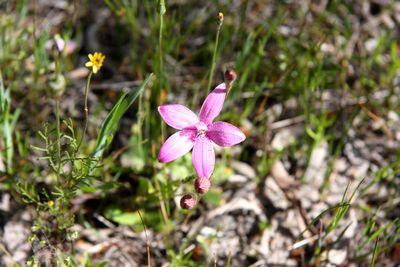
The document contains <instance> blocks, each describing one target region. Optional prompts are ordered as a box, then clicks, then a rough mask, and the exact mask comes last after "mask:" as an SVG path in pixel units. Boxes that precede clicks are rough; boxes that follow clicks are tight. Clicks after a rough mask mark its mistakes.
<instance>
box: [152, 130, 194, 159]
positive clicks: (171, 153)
mask: <svg viewBox="0 0 400 267" xmlns="http://www.w3.org/2000/svg"><path fill="white" fill-rule="evenodd" d="M195 135H196V132H195V131H193V130H182V131H179V132H176V133H174V134H173V135H171V136H170V137H169V138H168V139H167V140H166V141H165V143H164V144H163V145H162V147H161V149H160V153H159V154H158V161H159V162H170V161H173V160H176V159H177V158H179V157H181V156H183V155H185V154H186V153H188V152H189V151H190V150H191V149H192V147H193V144H194V137H195Z"/></svg>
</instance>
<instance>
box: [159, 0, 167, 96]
mask: <svg viewBox="0 0 400 267" xmlns="http://www.w3.org/2000/svg"><path fill="white" fill-rule="evenodd" d="M165 12H166V8H165V1H164V0H160V29H159V32H158V56H159V62H158V64H159V69H158V76H159V77H158V81H159V89H161V86H162V82H163V68H164V67H163V52H162V36H163V28H164V14H165Z"/></svg>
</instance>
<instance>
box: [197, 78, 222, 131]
mask: <svg viewBox="0 0 400 267" xmlns="http://www.w3.org/2000/svg"><path fill="white" fill-rule="evenodd" d="M225 96H226V86H225V83H221V84H220V85H218V86H217V87H215V89H214V90H213V91H212V92H211V93H210V94H209V95H208V96H207V98H206V100H204V103H203V105H202V106H201V109H200V114H199V118H200V121H202V122H204V123H205V124H210V123H211V122H212V121H213V120H214V119H215V118H216V117H217V116H218V115H219V113H220V112H221V110H222V106H223V105H224V101H225Z"/></svg>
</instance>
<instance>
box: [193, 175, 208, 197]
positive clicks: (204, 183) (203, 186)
mask: <svg viewBox="0 0 400 267" xmlns="http://www.w3.org/2000/svg"><path fill="white" fill-rule="evenodd" d="M210 187H211V181H210V179H208V178H207V177H201V178H197V179H196V180H194V188H195V189H196V192H197V193H199V194H201V195H202V194H205V193H207V192H208V190H210Z"/></svg>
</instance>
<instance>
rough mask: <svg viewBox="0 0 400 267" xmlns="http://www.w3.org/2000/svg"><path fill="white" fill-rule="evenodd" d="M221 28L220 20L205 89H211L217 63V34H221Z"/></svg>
mask: <svg viewBox="0 0 400 267" xmlns="http://www.w3.org/2000/svg"><path fill="white" fill-rule="evenodd" d="M221 28H222V20H220V22H219V24H218V30H217V35H216V36H215V46H214V52H213V56H212V62H211V70H210V77H209V79H208V85H207V89H210V88H211V84H212V80H213V78H214V70H215V63H216V61H217V51H218V42H219V34H220V32H221Z"/></svg>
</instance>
